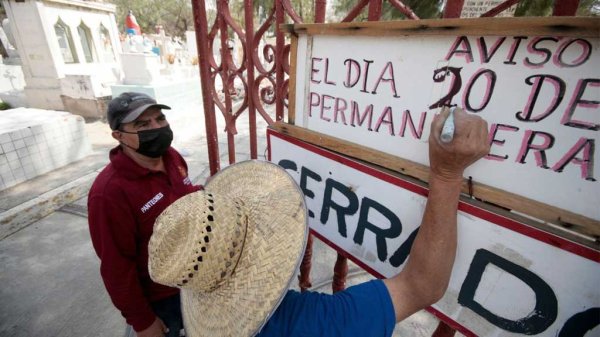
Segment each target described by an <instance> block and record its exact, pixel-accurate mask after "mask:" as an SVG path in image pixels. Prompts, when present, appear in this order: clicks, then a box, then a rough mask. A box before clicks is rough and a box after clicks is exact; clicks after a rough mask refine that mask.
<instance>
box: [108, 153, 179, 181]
mask: <svg viewBox="0 0 600 337" xmlns="http://www.w3.org/2000/svg"><path fill="white" fill-rule="evenodd" d="M171 151H173V149H172V148H169V149H168V150H167V151H166V152H165V154H164V155H163V161H164V164H165V169H167V170H168V168H167V163H168V162H170V157H171ZM109 158H110V162H111V164H112V165H114V167H115V169H117V170H118V171H119V172H121V173H122V174H123V175H124V176H125V177H126V178H130V179H136V178H141V177H143V176H146V175H149V174H152V173H157V172H158V171H154V170H150V169H147V168H145V167H142V166H140V165H139V164H138V163H136V162H135V161H134V160H133V159H131V158H130V157H129V156H127V155H126V154H125V152H123V149H122V148H121V146H120V145H118V146H116V147H115V148H113V149H112V150H110V154H109Z"/></svg>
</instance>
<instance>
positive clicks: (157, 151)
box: [121, 125, 173, 158]
mask: <svg viewBox="0 0 600 337" xmlns="http://www.w3.org/2000/svg"><path fill="white" fill-rule="evenodd" d="M121 132H124V133H131V134H137V135H138V141H139V144H140V145H139V148H138V149H137V150H135V152H137V153H139V154H141V155H144V156H146V157H150V158H159V157H161V156H162V155H163V154H164V153H165V152H166V151H167V149H168V148H169V146H171V142H172V141H173V131H171V127H170V126H169V125H167V126H165V127H162V128H158V129H150V130H143V131H138V132H127V131H122V130H121ZM125 145H126V146H128V147H131V146H129V145H127V144H125Z"/></svg>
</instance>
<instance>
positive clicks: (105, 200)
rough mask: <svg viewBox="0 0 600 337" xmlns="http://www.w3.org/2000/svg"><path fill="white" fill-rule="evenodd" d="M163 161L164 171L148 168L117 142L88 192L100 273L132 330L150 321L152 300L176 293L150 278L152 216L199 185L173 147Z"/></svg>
mask: <svg viewBox="0 0 600 337" xmlns="http://www.w3.org/2000/svg"><path fill="white" fill-rule="evenodd" d="M163 161H164V164H165V169H166V171H167V173H164V172H159V171H152V170H149V169H146V168H143V167H141V166H139V165H138V164H137V163H136V162H134V161H133V160H132V159H131V158H129V157H128V156H127V155H125V154H124V153H123V150H122V149H121V147H120V146H118V147H116V148H114V149H112V150H111V151H110V164H108V165H107V166H106V167H105V168H104V170H102V172H101V173H100V174H99V175H98V177H96V180H95V181H94V184H93V185H92V188H91V189H90V193H89V195H88V212H89V214H88V222H89V226H90V234H91V238H92V244H93V245H94V249H95V250H96V254H98V257H99V258H100V274H101V275H102V279H103V281H104V285H105V286H106V290H107V291H108V294H109V295H110V298H111V299H112V302H113V303H114V305H115V306H116V307H117V308H118V309H119V310H120V311H121V313H122V315H123V317H125V319H126V320H127V323H128V324H130V325H131V326H133V328H134V330H135V331H141V330H143V329H146V328H147V327H149V326H150V325H151V324H152V322H154V319H155V315H154V313H153V311H152V309H151V307H150V302H153V301H157V300H160V299H163V298H166V297H169V296H172V295H175V294H177V293H178V292H179V290H178V289H176V288H171V287H167V286H163V285H160V284H157V283H154V282H153V281H152V280H151V279H150V276H149V273H148V241H149V240H150V236H151V235H152V229H153V226H154V220H155V219H156V217H157V216H158V215H159V214H160V213H161V212H162V211H163V210H164V209H165V208H167V206H169V205H170V204H171V203H173V202H174V201H175V200H177V199H179V198H180V197H182V196H184V195H186V194H188V193H191V192H194V191H197V190H199V189H201V188H202V187H201V186H193V185H192V182H191V181H190V178H189V177H188V173H187V164H186V162H185V160H184V159H183V158H182V157H181V155H180V154H179V153H178V152H177V151H175V149H173V148H169V149H168V150H167V152H166V153H165V154H164V155H163Z"/></svg>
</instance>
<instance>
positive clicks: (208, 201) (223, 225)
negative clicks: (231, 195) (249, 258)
mask: <svg viewBox="0 0 600 337" xmlns="http://www.w3.org/2000/svg"><path fill="white" fill-rule="evenodd" d="M192 205H193V207H190V206H192ZM247 226H248V212H247V210H246V207H245V206H244V203H243V201H241V200H235V199H233V200H231V199H227V198H222V197H219V196H215V195H213V194H211V193H206V192H204V191H198V192H195V193H192V194H189V195H187V196H184V197H182V198H181V199H179V200H177V201H176V202H175V203H173V204H172V205H171V206H169V207H168V208H167V209H166V210H165V211H164V212H163V213H162V214H161V215H160V216H159V217H158V218H157V219H156V222H155V224H154V233H153V235H152V237H151V239H150V243H149V245H148V251H149V254H150V256H149V263H148V267H149V271H150V277H151V278H152V279H153V280H154V281H155V282H158V283H161V284H166V285H170V286H173V287H179V288H184V289H192V290H195V291H201V292H210V291H212V290H214V289H216V288H218V287H219V286H220V285H221V284H222V283H223V282H225V281H226V280H227V278H228V277H229V276H231V274H232V273H233V272H234V271H235V267H236V266H237V263H238V261H239V259H240V257H241V254H242V250H243V246H244V243H245V240H246V234H247V231H248V228H247Z"/></svg>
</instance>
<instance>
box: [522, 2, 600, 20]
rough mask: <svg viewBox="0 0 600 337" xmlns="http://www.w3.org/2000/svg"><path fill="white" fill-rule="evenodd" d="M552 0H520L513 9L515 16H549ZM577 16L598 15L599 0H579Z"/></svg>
mask: <svg viewBox="0 0 600 337" xmlns="http://www.w3.org/2000/svg"><path fill="white" fill-rule="evenodd" d="M553 10H554V0H521V1H520V2H519V3H518V4H517V8H516V9H515V16H551V15H552V12H553ZM576 15H577V16H598V15H600V0H580V1H579V6H578V8H577V14H576Z"/></svg>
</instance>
